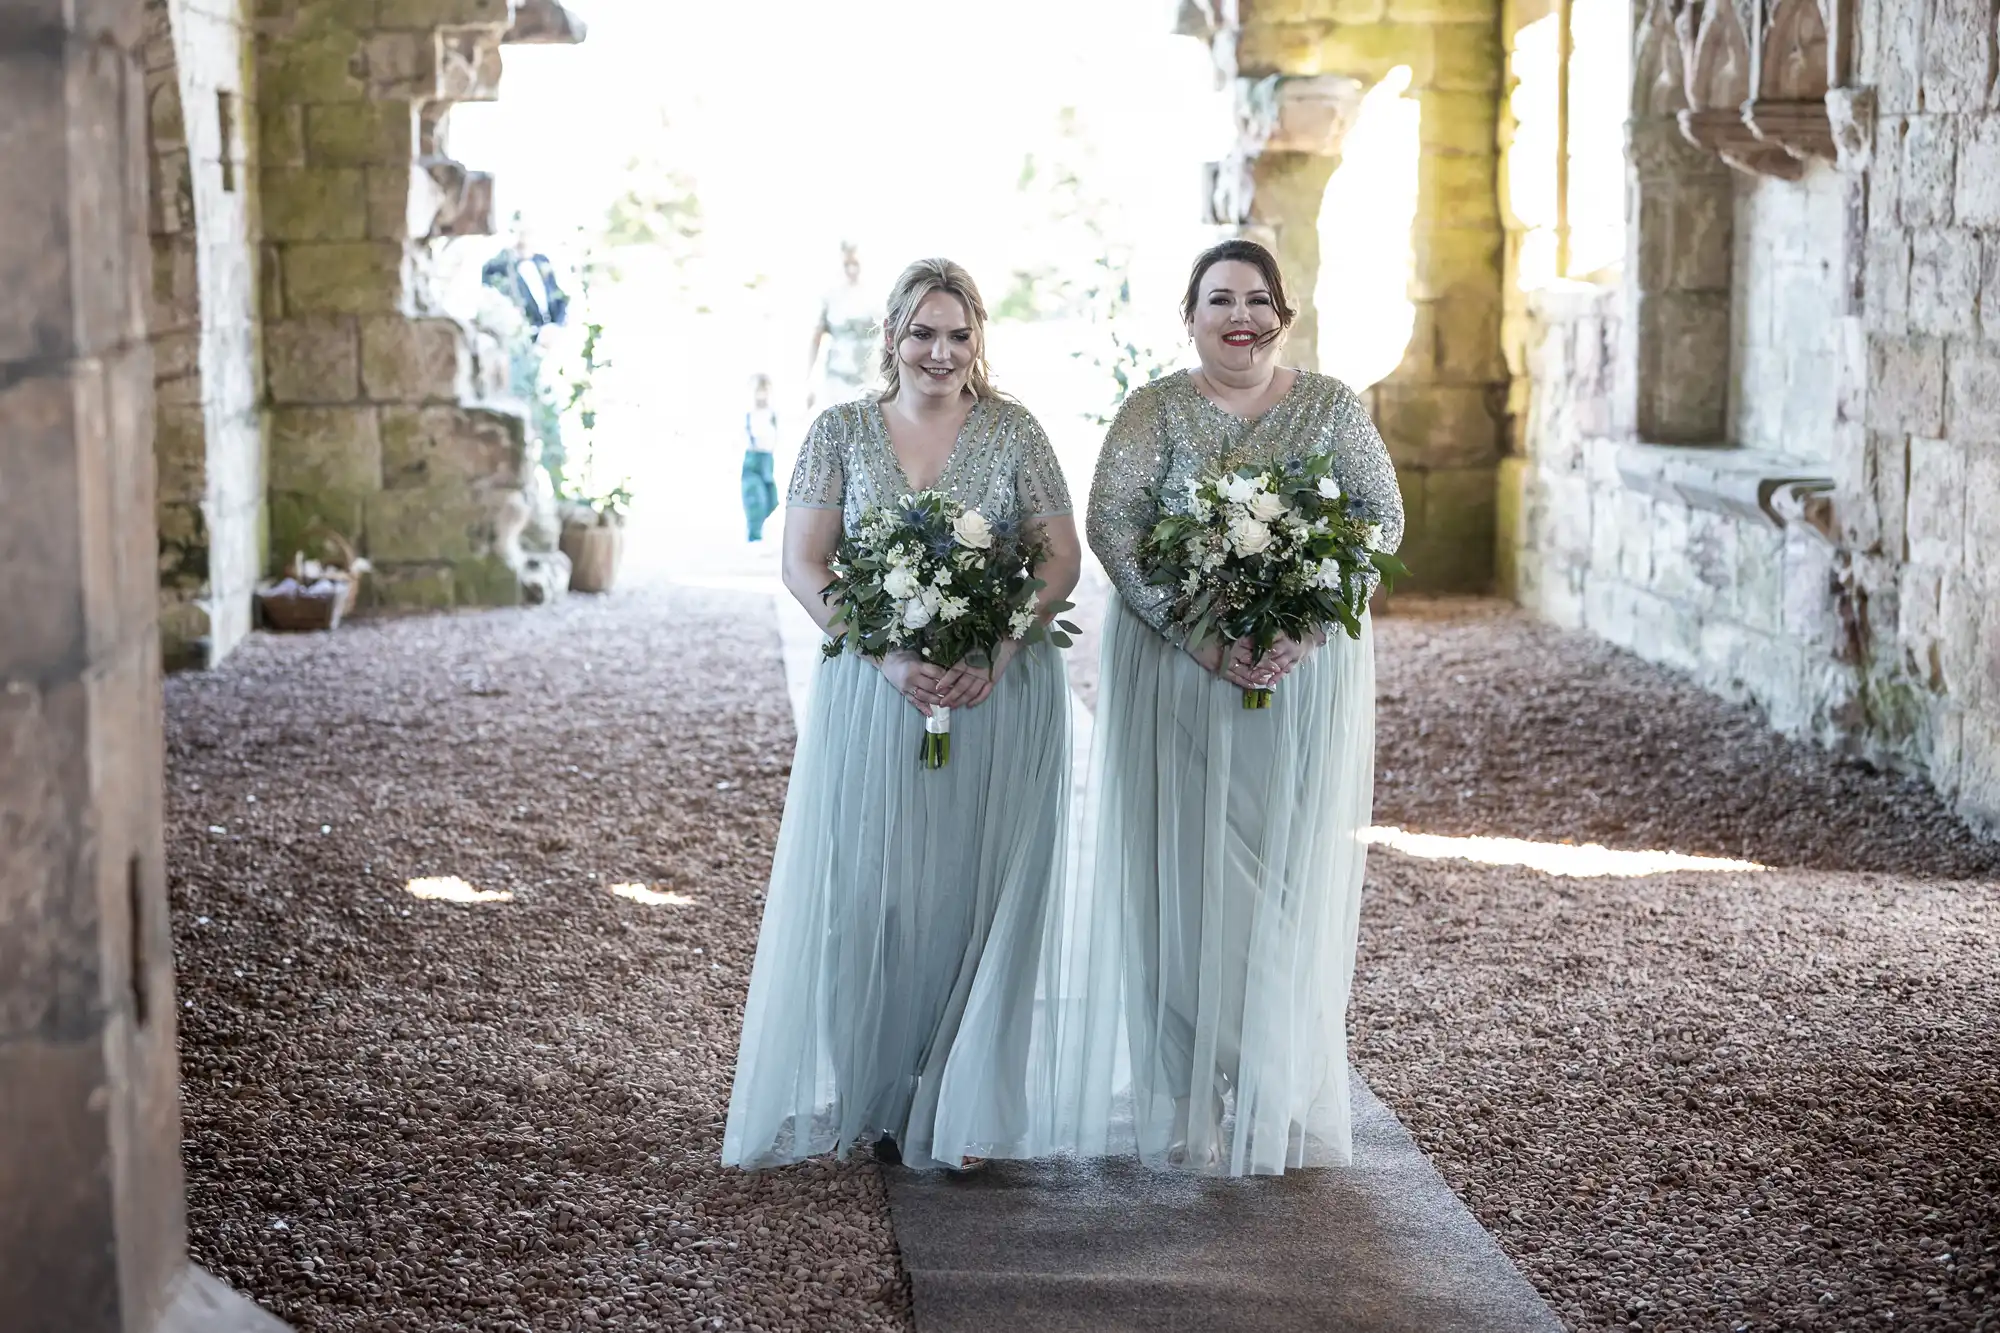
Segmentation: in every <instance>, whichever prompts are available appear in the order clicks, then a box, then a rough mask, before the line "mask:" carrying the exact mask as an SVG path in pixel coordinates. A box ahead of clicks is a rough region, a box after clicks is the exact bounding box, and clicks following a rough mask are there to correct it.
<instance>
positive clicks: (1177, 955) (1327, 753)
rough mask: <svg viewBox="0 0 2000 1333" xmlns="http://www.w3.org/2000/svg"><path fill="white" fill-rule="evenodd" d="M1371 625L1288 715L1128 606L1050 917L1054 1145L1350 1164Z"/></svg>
mask: <svg viewBox="0 0 2000 1333" xmlns="http://www.w3.org/2000/svg"><path fill="white" fill-rule="evenodd" d="M1372 635H1373V626H1372V624H1371V623H1370V622H1369V621H1368V620H1367V619H1366V618H1364V620H1363V622H1362V637H1361V638H1360V639H1358V640H1355V639H1349V638H1347V637H1346V636H1345V635H1335V636H1333V637H1332V638H1331V639H1329V641H1328V642H1327V643H1326V644H1325V645H1324V646H1323V647H1321V648H1320V649H1319V650H1317V651H1316V652H1315V653H1314V654H1313V655H1312V656H1311V657H1310V658H1308V659H1307V660H1306V662H1305V663H1303V664H1302V665H1301V666H1300V667H1299V668H1298V669H1297V670H1295V671H1294V672H1293V673H1292V674H1291V675H1290V676H1289V677H1288V678H1286V679H1285V680H1284V681H1283V682H1282V683H1281V684H1280V685H1279V686H1278V687H1277V689H1276V691H1275V693H1274V697H1273V700H1272V703H1271V706H1270V707H1269V708H1268V709H1260V710H1247V709H1245V708H1244V707H1243V706H1242V697H1243V696H1242V691H1241V690H1240V689H1238V688H1237V687H1235V686H1233V685H1230V684H1228V683H1227V682H1226V681H1220V680H1217V679H1215V678H1214V677H1212V676H1210V675H1209V674H1208V673H1207V672H1205V671H1203V670H1202V669H1201V667H1200V666H1199V665H1197V664H1196V663H1195V662H1194V660H1193V659H1192V658H1190V657H1189V656H1188V655H1187V654H1186V653H1185V652H1182V651H1181V650H1180V649H1178V648H1176V647H1174V646H1173V645H1172V644H1170V643H1168V642H1167V641H1166V640H1165V639H1164V638H1162V637H1161V636H1160V635H1159V634H1158V633H1156V632H1155V631H1154V630H1153V629H1152V628H1151V627H1150V626H1149V625H1147V624H1146V623H1145V622H1144V621H1142V620H1140V619H1139V618H1138V617H1137V616H1136V615H1134V614H1133V613H1132V612H1131V611H1130V610H1129V609H1127V608H1126V607H1125V605H1124V603H1123V602H1119V603H1117V604H1116V605H1115V606H1114V607H1113V609H1112V611H1111V614H1110V616H1109V617H1108V623H1107V624H1106V626H1105V634H1104V640H1103V658H1102V661H1103V668H1102V672H1101V674H1100V683H1099V687H1098V707H1097V719H1096V738H1095V742H1096V743H1095V746H1094V748H1093V751H1092V758H1091V780H1090V794H1089V799H1088V801H1087V803H1086V813H1085V816H1084V828H1083V830H1082V832H1081V836H1080V838H1079V843H1080V852H1079V857H1078V865H1077V868H1076V870H1075V872H1074V873H1073V874H1071V875H1070V876H1068V877H1066V879H1065V882H1064V892H1063V894H1062V895H1061V896H1060V898H1059V899H1058V901H1057V902H1056V904H1055V905H1054V907H1053V908H1052V910H1051V912H1050V913H1049V925H1048V930H1047V933H1046V937H1045V944H1044V957H1043V962H1042V969H1041V970H1042V977H1041V980H1040V982H1039V985H1038V1000H1039V1002H1038V1004H1037V1006H1036V1011H1035V1012H1036V1024H1035V1031H1034V1035H1033V1038H1032V1041H1031V1049H1032V1054H1031V1060H1030V1084H1031V1093H1030V1099H1031V1103H1032V1104H1033V1106H1034V1108H1035V1115H1034V1117H1033V1119H1034V1130H1033V1136H1032V1137H1033V1145H1032V1146H1033V1147H1034V1149H1035V1151H1037V1152H1038V1153H1041V1152H1048V1153H1074V1154H1078V1155H1082V1156H1098V1155H1104V1154H1118V1153H1126V1152H1132V1151H1136V1152H1137V1153H1138V1154H1139V1156H1140V1157H1142V1158H1143V1159H1144V1160H1145V1161H1147V1162H1148V1163H1149V1164H1152V1165H1157V1166H1162V1167H1177V1168H1186V1169H1192V1170H1196V1171H1203V1172H1210V1173H1215V1174H1223V1175H1252V1174H1273V1173H1278V1172H1282V1171H1285V1170H1288V1169H1291V1168H1294V1167H1300V1166H1312V1165H1321V1164H1327V1163H1337V1162H1345V1161H1348V1160H1350V1157H1351V1146H1350V1144H1351V1118H1350V1112H1349V1106H1348V1069H1347V1029H1346V1016H1347V1000H1348V992H1349V988H1350V986H1351V983H1352V980H1353V975H1354V947H1355V935H1356V926H1357V923H1358V920H1359V913H1360V906H1361V881H1362V874H1363V868H1364V862H1365V859H1366V845H1365V842H1364V834H1365V830H1366V829H1367V826H1368V822H1369V816H1370V807H1371V804H1372V801H1373V792H1374V749H1375V677H1374V648H1373V638H1372Z"/></svg>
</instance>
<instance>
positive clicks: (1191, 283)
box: [1181, 237, 1299, 344]
mask: <svg viewBox="0 0 2000 1333" xmlns="http://www.w3.org/2000/svg"><path fill="white" fill-rule="evenodd" d="M1231 260H1235V261H1236V262H1238V263H1241V264H1248V265H1250V267H1252V268H1254V269H1256V270H1257V272H1258V273H1259V274H1261V275H1262V276H1263V279H1264V285H1265V286H1266V287H1268V288H1270V291H1271V304H1272V305H1273V306H1274V307H1276V308H1277V311H1278V327H1277V328H1275V329H1272V330H1271V331H1270V332H1269V333H1267V334H1265V335H1264V336H1263V337H1262V338H1260V339H1259V340H1258V341H1259V343H1260V344H1268V343H1273V342H1276V341H1277V340H1278V339H1279V338H1281V337H1283V336H1284V333H1285V330H1286V329H1289V328H1290V327H1292V321H1293V320H1295V319H1297V318H1298V317H1299V312H1298V311H1297V309H1295V308H1294V307H1293V306H1291V305H1290V304H1289V303H1288V302H1286V300H1285V275H1284V274H1282V273H1280V272H1279V271H1278V261H1277V258H1276V257H1275V256H1273V255H1272V253H1271V252H1270V251H1269V250H1266V249H1265V248H1264V247H1263V246H1261V245H1259V244H1257V242H1255V241H1246V240H1244V239H1242V238H1241V237H1238V238H1236V239H1235V240H1229V241H1222V242H1219V243H1217V244H1215V245H1211V246H1209V247H1208V249H1206V250H1204V251H1202V252H1201V253H1200V254H1198V255H1196V256H1195V258H1194V271H1193V272H1192V273H1190V274H1188V285H1187V291H1186V292H1185V293H1184V294H1183V295H1182V296H1181V322H1182V323H1184V324H1192V323H1194V308H1195V306H1196V304H1197V303H1199V302H1200V300H1201V280H1202V277H1203V275H1204V274H1206V273H1207V272H1208V271H1209V270H1210V269H1212V268H1214V267H1215V266H1216V265H1217V264H1226V263H1228V262H1230V261H1231Z"/></svg>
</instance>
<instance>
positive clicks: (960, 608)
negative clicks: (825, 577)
mask: <svg viewBox="0 0 2000 1333" xmlns="http://www.w3.org/2000/svg"><path fill="white" fill-rule="evenodd" d="M1047 554H1048V547H1047V546H1046V544H1045V543H1044V542H1043V540H1042V535H1041V533H1040V531H1039V530H1036V529H1023V528H1022V527H1020V526H1019V525H1016V524H1012V523H996V522H993V521H991V520H989V519H988V518H987V517H986V516H985V515H984V514H982V513H980V512H979V510H977V509H975V508H969V507H967V506H965V505H962V504H960V503H959V502H958V501H957V500H954V499H953V498H952V497H951V496H949V495H947V494H945V493H943V492H941V491H922V492H919V493H917V494H915V495H906V496H904V497H903V498H902V499H901V500H899V501H897V502H896V503H895V504H893V505H877V506H874V507H873V508H871V509H869V510H868V511H867V512H866V513H864V514H863V515H862V516H861V522H860V524H859V529H858V534H857V535H856V536H852V537H848V538H846V539H845V540H843V541H842V542H841V544H840V547H839V549H838V550H837V551H835V553H834V556H833V558H832V560H830V561H829V562H828V564H827V569H828V572H830V573H831V574H832V575H833V581H832V582H831V583H829V584H827V586H826V587H825V588H824V589H822V590H821V593H820V595H821V596H822V597H823V598H825V599H826V601H827V602H828V603H829V604H831V605H832V606H833V607H834V614H833V619H832V620H831V621H830V622H828V624H827V631H828V633H829V635H830V636H831V637H830V638H829V639H828V641H827V643H826V647H825V653H826V655H827V656H828V657H838V656H840V654H841V653H842V652H843V651H845V650H847V649H848V648H850V647H851V648H852V649H853V650H854V651H855V652H857V653H860V654H861V655H862V656H864V657H869V658H873V659H875V660H876V661H880V660H881V659H882V658H884V657H886V656H887V655H888V654H889V653H891V652H895V651H898V650H907V651H910V652H915V653H918V654H921V655H922V656H923V658H924V659H925V660H926V661H929V662H934V663H936V664H937V665H939V666H941V667H952V666H956V665H957V664H958V663H960V662H962V661H971V662H973V663H975V664H977V665H989V664H990V663H991V662H992V660H993V654H994V652H995V650H996V649H997V648H998V647H999V646H1000V644H1001V643H1002V642H1005V641H1013V642H1017V643H1021V644H1024V645H1025V644H1032V643H1038V642H1041V641H1042V640H1044V639H1047V640H1048V641H1050V642H1052V643H1054V644H1055V645H1056V646H1057V647H1060V648H1067V647H1069V646H1070V644H1071V642H1072V639H1071V637H1070V636H1071V635H1074V634H1076V633H1077V632H1078V631H1077V628H1076V626H1075V625H1072V624H1070V623H1069V622H1068V621H1066V620H1061V619H1057V618H1056V617H1058V616H1059V615H1060V614H1061V613H1062V612H1064V611H1067V610H1069V609H1070V604H1069V603H1068V602H1056V603H1054V604H1053V605H1051V606H1047V607H1044V606H1042V605H1041V599H1040V596H1039V594H1040V593H1041V591H1042V589H1043V588H1044V587H1045V586H1046V585H1045V584H1043V583H1042V581H1041V580H1040V579H1038V578H1036V577H1035V574H1034V571H1035V566H1036V565H1038V564H1040V563H1041V562H1042V560H1043V559H1045V558H1046V557H1047ZM918 757H919V759H920V760H921V761H922V762H923V763H924V765H925V766H926V767H929V768H941V767H943V766H944V764H945V763H946V762H948V761H949V759H950V757H951V710H950V709H948V708H933V709H932V710H931V714H930V716H929V717H927V718H925V720H924V738H923V742H922V745H921V747H920V748H919V750H918Z"/></svg>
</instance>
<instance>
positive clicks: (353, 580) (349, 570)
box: [285, 523, 367, 629]
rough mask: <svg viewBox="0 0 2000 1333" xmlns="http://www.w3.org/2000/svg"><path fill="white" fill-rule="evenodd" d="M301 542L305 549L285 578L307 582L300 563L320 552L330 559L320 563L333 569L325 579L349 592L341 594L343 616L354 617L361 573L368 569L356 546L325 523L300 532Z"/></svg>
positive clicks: (358, 597)
mask: <svg viewBox="0 0 2000 1333" xmlns="http://www.w3.org/2000/svg"><path fill="white" fill-rule="evenodd" d="M299 541H300V543H301V544H302V545H303V546H304V547H305V549H304V550H301V551H298V552H296V553H294V555H293V556H292V563H291V564H289V565H287V566H286V567H285V575H286V577H288V578H293V579H298V580H299V581H300V582H301V583H303V582H305V580H304V579H303V578H301V577H300V574H299V562H300V561H301V560H302V559H304V558H305V556H306V551H311V550H315V549H317V551H318V552H319V553H320V554H322V555H324V556H326V557H328V558H326V559H323V560H321V561H320V563H321V564H323V565H331V566H333V567H334V568H333V569H332V570H330V571H328V572H327V573H326V574H325V575H324V577H325V578H328V579H333V580H337V581H340V582H343V583H345V584H346V591H345V592H344V593H343V594H342V602H341V607H340V614H341V615H352V614H353V613H354V607H355V604H356V603H357V602H359V601H360V600H361V573H360V571H361V570H363V569H366V568H367V563H366V562H365V561H363V560H362V559H361V557H360V554H359V553H358V552H357V551H355V549H354V543H353V542H350V541H348V540H347V538H346V537H344V536H342V535H341V534H340V533H339V532H337V531H335V530H334V529H332V528H329V527H327V526H326V525H325V524H324V523H315V524H313V525H312V526H311V527H309V528H307V529H306V530H305V531H304V532H302V533H300V534H299ZM336 619H337V618H336ZM312 628H315V629H317V628H326V629H331V628H332V626H331V625H328V626H324V627H322V626H313V627H312Z"/></svg>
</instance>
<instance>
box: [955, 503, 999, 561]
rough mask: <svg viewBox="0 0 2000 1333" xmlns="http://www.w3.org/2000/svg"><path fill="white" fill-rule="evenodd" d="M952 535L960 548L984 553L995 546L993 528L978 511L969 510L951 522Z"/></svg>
mask: <svg viewBox="0 0 2000 1333" xmlns="http://www.w3.org/2000/svg"><path fill="white" fill-rule="evenodd" d="M951 535H952V536H953V537H954V538H956V539H957V540H958V544H959V545H960V546H969V547H971V548H972V549H973V550H975V551H983V550H985V549H986V548H987V547H989V546H991V545H992V544H993V528H992V526H991V525H990V524H988V523H987V521H986V516H985V515H984V514H982V513H980V512H979V511H978V510H977V509H968V510H966V511H965V512H964V513H963V514H960V515H959V516H958V517H957V518H955V519H953V520H952V522H951Z"/></svg>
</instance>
